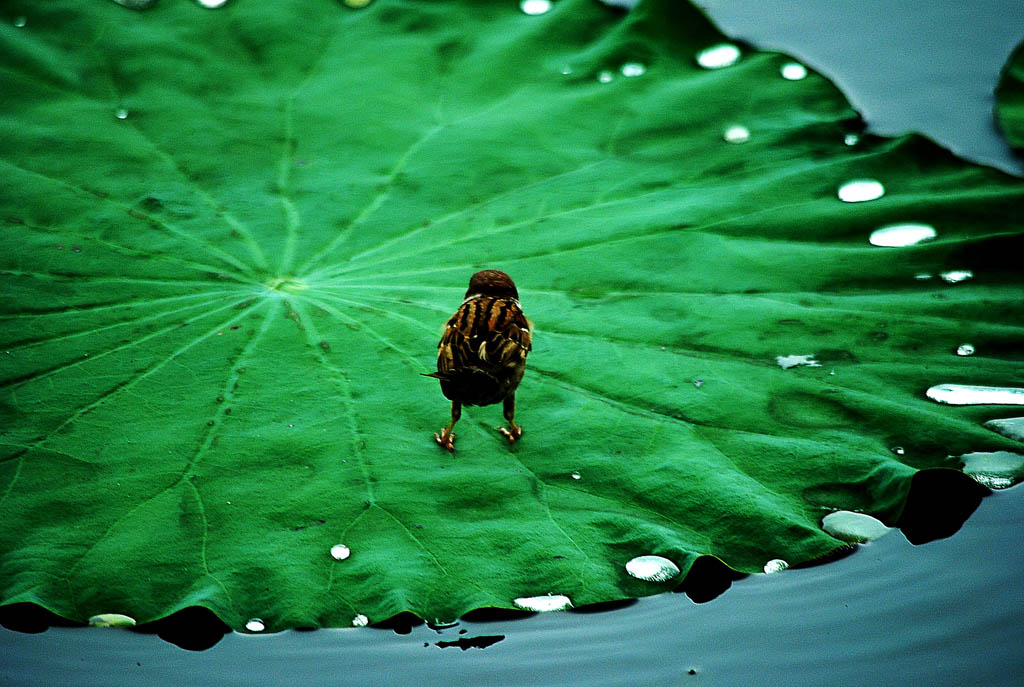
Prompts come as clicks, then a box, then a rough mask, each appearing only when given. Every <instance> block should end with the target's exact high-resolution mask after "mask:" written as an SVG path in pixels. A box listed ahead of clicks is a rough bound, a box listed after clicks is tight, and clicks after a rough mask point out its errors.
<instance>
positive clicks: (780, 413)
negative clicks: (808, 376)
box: [768, 391, 863, 429]
mask: <svg viewBox="0 0 1024 687" xmlns="http://www.w3.org/2000/svg"><path fill="white" fill-rule="evenodd" d="M768 412H769V413H770V414H771V416H772V417H773V418H775V419H776V420H778V421H779V422H781V423H783V424H785V425H789V426H790V427H810V428H823V429H829V428H833V427H851V426H854V425H856V424H858V423H859V422H860V421H861V420H862V419H863V417H862V416H861V414H860V413H859V412H857V411H856V410H854V409H852V408H849V407H847V406H846V405H844V404H843V403H841V402H840V401H838V400H835V399H832V398H826V397H824V396H821V395H815V394H811V393H806V392H795V391H787V392H784V393H781V394H776V395H775V396H773V397H772V398H771V400H770V401H768Z"/></svg>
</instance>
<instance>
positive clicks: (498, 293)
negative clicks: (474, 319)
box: [466, 270, 519, 300]
mask: <svg viewBox="0 0 1024 687" xmlns="http://www.w3.org/2000/svg"><path fill="white" fill-rule="evenodd" d="M470 296H490V297H491V298H515V299H516V300H518V299H519V292H518V291H517V290H516V285H515V282H513V281H512V277H510V276H508V275H507V274H505V273H504V272H502V271H501V270H481V271H480V272H477V273H476V274H474V275H473V276H472V277H470V278H469V289H467V290H466V298H469V297H470Z"/></svg>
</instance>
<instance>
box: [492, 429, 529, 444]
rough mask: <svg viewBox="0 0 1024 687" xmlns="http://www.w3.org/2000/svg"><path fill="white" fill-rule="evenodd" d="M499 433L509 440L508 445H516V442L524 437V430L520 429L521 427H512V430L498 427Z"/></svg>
mask: <svg viewBox="0 0 1024 687" xmlns="http://www.w3.org/2000/svg"><path fill="white" fill-rule="evenodd" d="M498 431H499V432H501V435H502V436H503V437H505V438H506V439H508V443H510V444H514V443H516V440H517V439H518V438H519V437H521V436H523V428H522V427H520V426H519V425H512V429H507V428H505V427H498Z"/></svg>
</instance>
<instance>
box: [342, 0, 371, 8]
mask: <svg viewBox="0 0 1024 687" xmlns="http://www.w3.org/2000/svg"><path fill="white" fill-rule="evenodd" d="M342 2H344V3H345V4H346V5H348V6H349V7H351V8H352V9H354V10H361V9H363V8H364V7H366V6H367V5H369V4H370V3H371V2H373V0H342Z"/></svg>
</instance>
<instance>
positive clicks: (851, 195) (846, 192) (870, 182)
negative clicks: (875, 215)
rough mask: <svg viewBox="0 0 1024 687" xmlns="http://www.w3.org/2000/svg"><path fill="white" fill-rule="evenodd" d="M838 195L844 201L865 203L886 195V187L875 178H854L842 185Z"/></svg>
mask: <svg viewBox="0 0 1024 687" xmlns="http://www.w3.org/2000/svg"><path fill="white" fill-rule="evenodd" d="M837 195H838V196H839V200H841V201H843V202H844V203H863V202H865V201H868V200H875V199H877V198H881V197H882V196H884V195H885V187H884V186H882V182H880V181H877V180H875V179H854V180H852V181H848V182H846V183H845V184H843V185H842V186H840V187H839V192H838V194H837Z"/></svg>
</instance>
